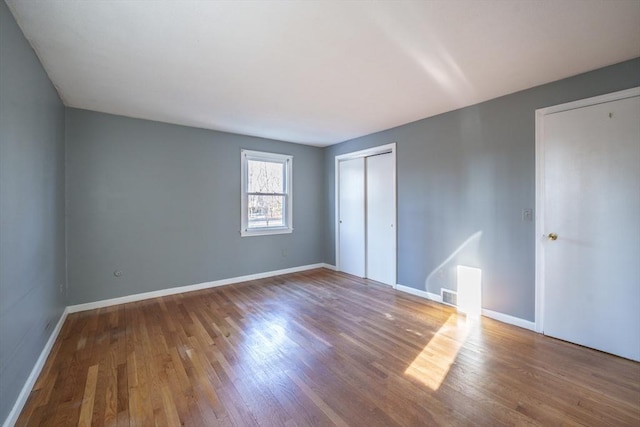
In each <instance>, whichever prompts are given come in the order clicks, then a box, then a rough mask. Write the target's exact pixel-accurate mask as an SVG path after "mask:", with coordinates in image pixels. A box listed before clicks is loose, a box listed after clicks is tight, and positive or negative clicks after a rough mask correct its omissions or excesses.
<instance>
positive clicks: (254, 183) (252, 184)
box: [247, 160, 285, 193]
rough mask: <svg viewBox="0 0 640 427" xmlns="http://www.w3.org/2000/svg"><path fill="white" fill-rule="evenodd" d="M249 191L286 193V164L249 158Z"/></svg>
mask: <svg viewBox="0 0 640 427" xmlns="http://www.w3.org/2000/svg"><path fill="white" fill-rule="evenodd" d="M247 166H248V168H247V169H248V170H247V178H248V182H247V184H248V188H247V191H248V192H249V193H284V192H285V191H284V164H282V163H275V162H264V161H259V160H249V161H248V162H247Z"/></svg>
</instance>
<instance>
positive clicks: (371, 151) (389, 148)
mask: <svg viewBox="0 0 640 427" xmlns="http://www.w3.org/2000/svg"><path fill="white" fill-rule="evenodd" d="M387 153H390V154H391V158H392V162H393V200H394V209H393V223H394V228H395V242H394V253H395V259H394V266H393V269H394V270H395V282H396V283H397V281H398V197H397V192H398V190H397V166H396V143H395V142H392V143H391V144H385V145H379V146H377V147H371V148H367V149H365V150H359V151H353V152H350V153H345V154H339V155H337V156H335V164H334V171H335V190H334V200H335V215H334V227H335V252H336V270H337V271H341V270H340V161H342V160H350V159H358V158H361V157H370V156H375V155H378V154H387ZM365 173H366V163H365ZM365 185H366V184H365ZM365 206H366V192H365ZM365 221H366V216H365ZM365 227H366V223H365ZM366 239H367V238H366V234H365V262H364V271H365V276H366V275H367V259H366V247H367V246H366V244H367V241H366ZM396 283H394V284H393V285H392V286H393V287H394V288H395V287H396Z"/></svg>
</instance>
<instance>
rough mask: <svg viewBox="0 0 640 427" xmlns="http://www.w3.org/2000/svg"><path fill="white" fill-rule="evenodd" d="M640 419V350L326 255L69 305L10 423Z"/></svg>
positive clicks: (620, 421) (639, 421) (527, 422)
mask: <svg viewBox="0 0 640 427" xmlns="http://www.w3.org/2000/svg"><path fill="white" fill-rule="evenodd" d="M156 424H157V425H169V426H177V425H181V424H182V425H193V426H216V425H225V426H231V425H235V426H252V425H264V426H304V425H313V426H321V425H338V426H347V425H349V426H394V425H400V426H417V425H447V426H449V425H491V426H495V425H545V426H547V425H593V426H601V425H615V426H622V425H636V426H637V425H640V364H638V363H635V362H631V361H628V360H624V359H621V358H618V357H614V356H610V355H607V354H604V353H600V352H598V351H594V350H590V349H586V348H582V347H579V346H576V345H572V344H568V343H565V342H562V341H558V340H554V339H551V338H548V337H545V336H542V335H539V334H535V333H533V332H530V331H526V330H524V329H520V328H517V327H514V326H510V325H506V324H502V323H499V322H496V321H493V320H491V319H488V318H482V319H480V320H477V321H475V322H471V321H466V319H465V317H464V316H458V315H457V314H456V313H455V311H453V310H452V309H450V308H448V307H446V306H442V305H439V304H435V303H431V302H428V301H425V300H423V299H421V298H417V297H414V296H411V295H408V294H404V293H401V292H397V291H394V290H393V289H391V288H389V287H387V286H382V285H379V284H376V283H375V282H371V281H367V280H362V279H357V278H354V277H351V276H348V275H344V274H340V273H334V272H330V271H328V270H323V269H321V270H313V271H308V272H304V273H296V274H290V275H286V276H278V277H274V278H269V279H262V280H256V281H253V282H247V283H243V284H237V285H230V286H226V287H221V288H215V289H209V290H204V291H198V292H191V293H185V294H179V295H174V296H168V297H163V298H156V299H152V300H146V301H141V302H137V303H130V304H124V305H119V306H114V307H109V308H104V309H99V310H93V311H87V312H82V313H75V314H72V315H69V317H68V318H67V320H66V322H65V324H64V326H63V329H62V331H61V333H60V336H59V337H58V340H57V342H56V343H55V346H54V348H53V350H52V352H51V355H50V357H49V359H48V361H47V363H46V365H45V367H44V369H43V372H42V374H41V375H40V378H39V379H38V381H37V383H36V385H35V387H34V390H33V391H32V392H31V394H30V396H29V400H28V402H27V404H26V405H25V408H24V410H23V411H22V414H21V415H20V418H19V420H18V422H17V425H19V426H24V425H29V426H36V425H54V426H57V425H82V426H84V425H127V426H128V425H132V426H134V425H135V426H138V425H140V426H150V425H156Z"/></svg>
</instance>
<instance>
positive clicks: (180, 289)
mask: <svg viewBox="0 0 640 427" xmlns="http://www.w3.org/2000/svg"><path fill="white" fill-rule="evenodd" d="M332 267H333V266H330V265H328V264H324V263H318V264H310V265H302V266H299V267H292V268H285V269H282V270H274V271H267V272H265V273H257V274H249V275H247V276H239V277H231V278H229V279H221V280H214V281H213V282H204V283H198V284H196V285H187V286H177V287H174V288H167V289H160V290H157V291H151V292H143V293H140V294H133V295H126V296H123V297H118V298H111V299H106V300H101V301H94V302H88V303H85V304H77V305H70V306H69V307H67V309H68V310H69V313H77V312H78V311H86V310H94V309H96V308H103V307H110V306H112V305H118V304H126V303H129V302H136V301H142V300H145V299H149V298H158V297H164V296H167V295H175V294H181V293H184V292H192V291H199V290H202V289H209V288H216V287H218V286H225V285H231V284H233V283H240V282H248V281H250V280H257V279H264V278H267V277H273V276H280V275H282V274H290V273H298V272H300V271H306V270H313V269H315V268H328V269H329V270H331V269H332ZM333 268H334V269H335V267H333Z"/></svg>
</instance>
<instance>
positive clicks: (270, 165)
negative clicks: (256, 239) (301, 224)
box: [240, 150, 293, 236]
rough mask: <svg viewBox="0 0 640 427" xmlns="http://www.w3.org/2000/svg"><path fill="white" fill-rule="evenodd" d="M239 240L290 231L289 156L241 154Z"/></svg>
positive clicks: (259, 153) (290, 163)
mask: <svg viewBox="0 0 640 427" xmlns="http://www.w3.org/2000/svg"><path fill="white" fill-rule="evenodd" d="M241 154H242V201H241V210H242V220H241V225H242V228H241V230H240V234H241V235H242V236H260V235H264V234H282V233H291V232H292V231H293V222H292V219H293V218H292V205H293V200H292V199H293V194H292V192H291V168H292V163H293V157H292V156H286V155H283V154H273V153H262V152H259V151H249V150H242V152H241Z"/></svg>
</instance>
